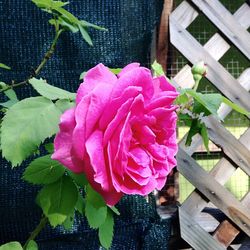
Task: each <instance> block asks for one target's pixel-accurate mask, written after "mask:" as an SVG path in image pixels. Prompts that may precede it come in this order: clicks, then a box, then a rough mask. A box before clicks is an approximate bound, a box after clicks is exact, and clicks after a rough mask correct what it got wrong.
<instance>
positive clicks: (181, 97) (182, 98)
mask: <svg viewBox="0 0 250 250" xmlns="http://www.w3.org/2000/svg"><path fill="white" fill-rule="evenodd" d="M188 101H189V98H188V95H187V94H186V93H183V94H180V95H179V96H177V98H176V99H175V104H177V105H178V104H179V105H180V104H186V103H188Z"/></svg>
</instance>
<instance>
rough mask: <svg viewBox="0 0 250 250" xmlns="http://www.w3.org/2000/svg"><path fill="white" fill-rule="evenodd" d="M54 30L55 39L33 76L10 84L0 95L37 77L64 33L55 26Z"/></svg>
mask: <svg viewBox="0 0 250 250" xmlns="http://www.w3.org/2000/svg"><path fill="white" fill-rule="evenodd" d="M55 28H56V34H55V37H54V39H53V41H52V44H51V46H50V48H49V50H48V51H47V52H46V54H45V55H44V57H43V59H42V61H41V63H40V64H39V65H38V66H37V68H36V69H35V71H34V74H32V75H30V76H29V77H28V78H27V79H26V80H24V81H21V82H18V83H13V84H10V85H8V86H7V87H5V88H3V89H1V90H0V93H1V92H4V91H6V90H8V89H13V88H16V87H18V86H21V85H25V84H28V82H29V80H30V79H31V78H32V77H36V76H37V75H39V73H40V72H41V70H42V68H43V67H44V65H45V64H46V63H47V61H48V60H49V59H50V58H51V56H52V55H53V53H54V51H55V48H56V44H57V41H58V39H59V37H60V35H61V34H62V32H63V31H64V30H63V29H59V28H58V26H57V25H56V26H55Z"/></svg>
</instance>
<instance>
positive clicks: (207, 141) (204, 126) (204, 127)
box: [200, 123, 209, 153]
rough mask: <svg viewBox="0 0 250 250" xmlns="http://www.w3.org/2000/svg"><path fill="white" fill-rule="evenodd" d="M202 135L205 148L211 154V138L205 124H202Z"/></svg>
mask: <svg viewBox="0 0 250 250" xmlns="http://www.w3.org/2000/svg"><path fill="white" fill-rule="evenodd" d="M200 135H201V137H202V140H203V143H204V146H205V148H206V150H207V152H208V153H209V147H208V144H209V137H208V132H207V127H206V125H205V124H204V123H201V130H200Z"/></svg>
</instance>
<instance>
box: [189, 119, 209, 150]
mask: <svg viewBox="0 0 250 250" xmlns="http://www.w3.org/2000/svg"><path fill="white" fill-rule="evenodd" d="M196 134H200V135H201V137H202V140H203V143H204V146H205V147H206V150H207V151H208V152H209V147H208V144H209V137H208V132H207V128H206V126H205V124H204V123H201V122H200V121H199V120H198V119H193V120H192V123H191V127H190V129H189V131H188V135H187V139H186V145H187V146H190V145H191V143H192V138H193V136H195V135H196Z"/></svg>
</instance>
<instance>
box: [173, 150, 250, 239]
mask: <svg viewBox="0 0 250 250" xmlns="http://www.w3.org/2000/svg"><path fill="white" fill-rule="evenodd" d="M177 162H178V165H177V168H178V170H179V172H180V173H181V174H182V175H183V176H184V177H186V178H187V179H188V180H189V181H190V182H191V183H192V184H193V185H194V186H195V187H196V188H197V189H199V190H200V191H201V192H202V193H203V194H204V195H205V196H206V197H207V198H208V199H209V200H210V201H211V202H212V203H213V204H214V205H215V206H217V207H218V208H220V210H221V211H222V212H223V213H224V214H226V215H227V216H228V217H229V218H230V219H231V220H232V221H233V222H234V223H236V224H237V225H238V226H239V227H240V228H241V229H242V230H243V231H244V232H245V233H246V234H247V235H249V236H250V210H249V209H248V208H246V207H244V206H243V205H242V204H241V203H240V202H239V201H238V200H237V199H236V198H235V197H234V196H233V195H232V194H231V193H230V192H229V191H228V190H226V189H225V188H223V187H222V186H221V185H220V184H219V183H218V182H217V181H216V180H214V179H213V177H212V175H210V174H209V173H207V172H206V171H205V170H203V169H202V168H201V167H200V166H199V165H198V164H197V163H196V161H195V160H194V159H193V158H191V157H190V156H189V155H188V154H187V153H185V151H183V150H182V149H181V148H179V151H178V154H177ZM194 173H195V175H194Z"/></svg>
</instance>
